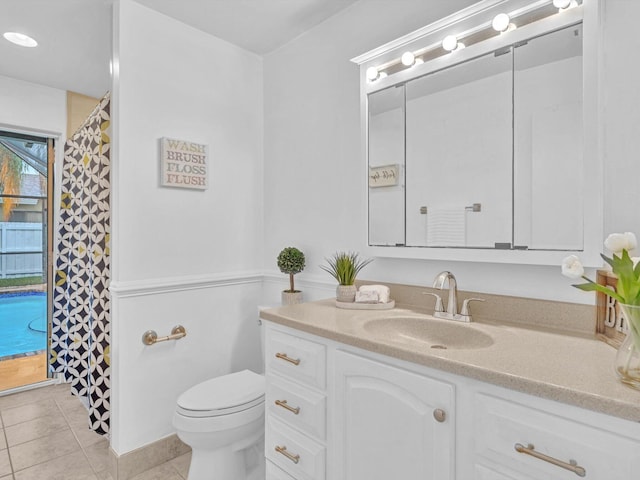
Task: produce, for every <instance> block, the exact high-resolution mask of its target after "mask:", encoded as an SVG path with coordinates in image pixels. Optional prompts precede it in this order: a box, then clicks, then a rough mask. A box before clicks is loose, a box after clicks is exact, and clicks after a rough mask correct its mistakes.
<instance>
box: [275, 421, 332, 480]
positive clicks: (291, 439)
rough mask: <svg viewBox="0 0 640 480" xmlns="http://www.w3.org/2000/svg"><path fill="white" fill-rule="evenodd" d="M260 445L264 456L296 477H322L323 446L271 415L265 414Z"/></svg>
mask: <svg viewBox="0 0 640 480" xmlns="http://www.w3.org/2000/svg"><path fill="white" fill-rule="evenodd" d="M264 445H265V450H266V452H265V456H266V457H267V459H268V460H270V461H272V462H273V463H274V464H276V465H277V466H278V467H280V468H281V469H282V470H284V471H285V472H287V473H288V474H289V475H291V476H292V477H295V478H296V479H297V480H324V478H325V447H324V446H322V445H320V444H319V443H317V442H315V441H313V440H311V439H310V438H309V437H307V436H305V435H303V434H301V433H299V432H297V431H295V430H294V429H292V428H290V427H288V426H287V425H286V424H284V423H282V422H280V421H278V420H277V419H275V418H274V417H273V416H272V415H267V428H266V431H265V440H264ZM278 450H280V451H278Z"/></svg>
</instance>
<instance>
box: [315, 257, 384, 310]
mask: <svg viewBox="0 0 640 480" xmlns="http://www.w3.org/2000/svg"><path fill="white" fill-rule="evenodd" d="M326 261H327V263H328V265H321V266H320V268H321V269H323V270H324V271H325V272H329V274H330V275H331V276H332V277H333V278H335V279H336V280H337V281H338V287H337V288H336V300H338V301H339V302H353V301H355V299H356V291H357V289H356V286H355V285H354V283H355V281H356V277H357V276H358V273H360V270H362V269H363V268H364V267H366V266H367V265H369V264H370V263H371V262H373V258H366V259H360V258H359V257H358V254H357V253H354V252H336V253H335V254H334V255H333V257H331V258H327V259H326Z"/></svg>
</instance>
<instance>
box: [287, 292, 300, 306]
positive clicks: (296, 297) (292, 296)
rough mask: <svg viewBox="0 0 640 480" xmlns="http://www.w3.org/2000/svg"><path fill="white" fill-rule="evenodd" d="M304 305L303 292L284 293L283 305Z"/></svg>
mask: <svg viewBox="0 0 640 480" xmlns="http://www.w3.org/2000/svg"><path fill="white" fill-rule="evenodd" d="M297 303H302V291H300V290H296V291H295V292H288V291H286V290H283V291H282V305H295V304H297Z"/></svg>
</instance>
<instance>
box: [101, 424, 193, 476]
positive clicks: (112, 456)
mask: <svg viewBox="0 0 640 480" xmlns="http://www.w3.org/2000/svg"><path fill="white" fill-rule="evenodd" d="M190 451H191V448H190V447H189V446H188V445H187V444H185V443H183V442H182V441H181V440H180V439H179V438H178V436H177V435H176V434H175V433H174V434H173V435H169V436H168V437H164V438H161V439H160V440H157V441H155V442H153V443H150V444H148V445H145V446H144V447H140V448H137V449H135V450H132V451H131V452H127V453H125V454H123V455H118V454H116V452H114V451H113V450H112V449H111V448H110V449H109V467H110V468H109V471H110V473H111V477H113V480H129V479H130V478H133V477H135V476H136V475H139V474H140V473H142V472H146V471H147V470H151V469H152V468H154V467H157V466H158V465H162V464H163V463H165V462H168V461H169V460H173V459H174V458H176V457H179V456H181V455H184V454H185V453H188V452H190Z"/></svg>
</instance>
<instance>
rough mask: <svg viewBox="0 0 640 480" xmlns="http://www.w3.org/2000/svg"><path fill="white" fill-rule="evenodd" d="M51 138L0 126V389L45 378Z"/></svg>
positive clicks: (49, 249)
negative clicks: (5, 130) (12, 131)
mask: <svg viewBox="0 0 640 480" xmlns="http://www.w3.org/2000/svg"><path fill="white" fill-rule="evenodd" d="M53 158H54V153H53V140H52V139H47V138H43V137H36V136H31V135H22V134H15V133H11V132H3V131H0V390H6V389H10V388H16V387H20V386H23V385H28V384H31V383H36V382H39V381H43V380H46V379H47V376H48V368H47V364H48V360H47V358H48V354H47V350H48V345H49V335H50V313H49V312H50V311H51V307H50V305H51V300H50V299H51V295H50V294H49V293H50V290H51V288H50V287H51V269H50V268H49V265H50V256H51V253H50V252H51V244H52V242H51V239H52V237H51V228H50V226H51V225H52V218H51V214H52V209H51V208H50V200H51V196H52V192H53V168H52V165H53Z"/></svg>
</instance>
